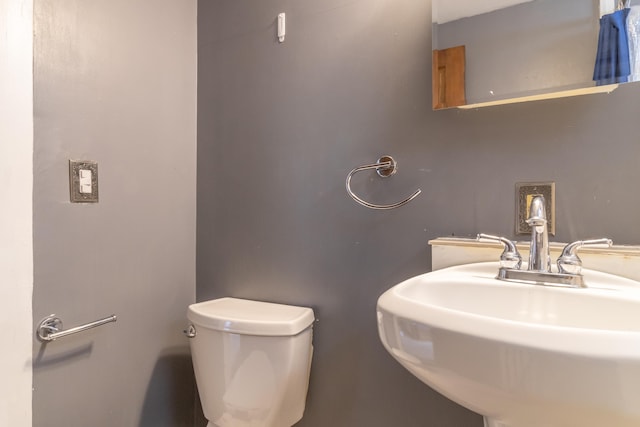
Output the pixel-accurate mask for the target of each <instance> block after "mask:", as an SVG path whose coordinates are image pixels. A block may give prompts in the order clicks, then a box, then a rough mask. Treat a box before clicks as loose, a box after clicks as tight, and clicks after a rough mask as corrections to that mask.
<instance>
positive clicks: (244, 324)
mask: <svg viewBox="0 0 640 427" xmlns="http://www.w3.org/2000/svg"><path fill="white" fill-rule="evenodd" d="M187 318H188V319H189V320H190V321H191V322H193V324H194V325H196V326H201V327H205V328H211V329H215V330H218V331H225V332H231V333H236V334H246V335H265V336H292V335H297V334H299V333H300V332H302V331H303V330H305V329H307V328H308V327H309V326H310V325H311V324H312V323H313V320H314V315H313V310H312V309H310V308H307V307H298V306H293V305H284V304H274V303H270V302H262V301H251V300H246V299H238V298H228V297H227V298H220V299H215V300H211V301H204V302H199V303H196V304H191V305H190V306H189V310H188V311H187Z"/></svg>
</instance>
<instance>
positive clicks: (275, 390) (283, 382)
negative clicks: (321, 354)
mask: <svg viewBox="0 0 640 427" xmlns="http://www.w3.org/2000/svg"><path fill="white" fill-rule="evenodd" d="M187 317H188V319H189V321H190V322H191V323H192V324H193V325H194V328H195V336H194V337H193V338H192V339H191V340H190V344H191V353H192V359H193V367H194V372H195V376H196V382H197V385H198V392H199V394H200V400H201V402H202V409H203V411H204V415H205V417H206V418H207V420H209V427H214V426H218V427H290V426H292V425H293V424H295V423H296V422H298V421H299V420H300V419H301V418H302V415H303V413H304V407H305V402H306V395H307V389H308V386H309V371H310V368H311V356H312V352H313V347H312V333H313V329H312V326H313V321H314V314H313V310H312V309H310V308H306V307H298V306H290V305H283V304H273V303H266V302H260V301H250V300H244V299H237V298H221V299H216V300H211V301H205V302H201V303H197V304H192V305H190V306H189V309H188V312H187Z"/></svg>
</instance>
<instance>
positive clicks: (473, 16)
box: [432, 0, 617, 109]
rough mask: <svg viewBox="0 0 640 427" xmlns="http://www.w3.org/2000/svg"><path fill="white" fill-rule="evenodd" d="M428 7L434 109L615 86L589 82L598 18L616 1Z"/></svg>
mask: <svg viewBox="0 0 640 427" xmlns="http://www.w3.org/2000/svg"><path fill="white" fill-rule="evenodd" d="M605 2H606V3H607V5H603V3H605ZM601 3H602V4H601ZM432 8H433V97H434V99H433V107H434V109H440V108H450V107H461V108H464V107H467V108H472V107H478V106H484V105H495V104H504V103H509V102H521V101H524V100H530V99H544V98H552V97H559V96H571V95H578V94H583V93H597V92H610V91H611V90H613V89H615V88H616V87H617V85H616V84H602V82H600V84H599V85H597V84H596V82H595V81H594V80H593V74H594V66H595V61H596V53H597V50H598V44H599V43H598V37H599V33H600V16H601V15H602V14H604V13H607V11H606V9H603V8H611V10H610V11H611V12H613V11H615V9H616V4H615V2H614V1H613V0H602V1H601V0H483V1H478V0H455V1H451V0H433V2H432ZM607 83H611V82H607Z"/></svg>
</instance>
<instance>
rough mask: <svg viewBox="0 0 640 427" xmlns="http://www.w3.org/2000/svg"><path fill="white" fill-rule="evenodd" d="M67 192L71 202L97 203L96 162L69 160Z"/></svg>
mask: <svg viewBox="0 0 640 427" xmlns="http://www.w3.org/2000/svg"><path fill="white" fill-rule="evenodd" d="M87 171H88V172H87ZM81 173H82V174H83V175H86V176H84V177H81ZM89 190H90V191H89ZM69 192H70V196H71V203H98V162H94V161H92V160H69Z"/></svg>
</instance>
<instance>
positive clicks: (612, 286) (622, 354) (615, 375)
mask: <svg viewBox="0 0 640 427" xmlns="http://www.w3.org/2000/svg"><path fill="white" fill-rule="evenodd" d="M497 271H498V263H497V262H489V263H478V264H467V265H462V266H456V267H450V268H446V269H443V270H438V271H434V272H431V273H427V274H424V275H421V276H416V277H414V278H411V279H409V280H407V281H405V282H402V283H400V284H398V285H396V286H394V287H393V288H391V289H390V290H388V291H387V292H385V293H384V294H383V295H382V296H381V297H380V299H379V300H378V309H377V311H378V328H379V332H380V339H381V340H382V343H383V344H384V346H385V348H386V349H387V350H388V351H389V353H391V355H392V356H393V357H394V358H395V359H396V360H397V361H398V362H399V363H400V364H401V365H402V366H404V367H405V368H406V369H408V370H409V371H410V372H411V373H412V374H413V375H415V376H416V377H418V378H419V379H420V380H422V381H423V382H425V383H426V384H427V385H429V386H430V387H432V388H433V389H435V390H437V391H438V392H440V393H442V394H443V395H445V396H446V397H448V398H450V399H451V400H453V401H455V402H457V403H459V404H461V405H463V406H465V407H467V408H469V409H471V410H472V411H475V412H477V413H479V414H481V415H483V416H485V425H486V426H487V427H632V426H633V427H637V426H640V283H638V282H636V281H633V280H630V279H625V278H622V277H618V276H615V275H611V274H607V273H600V272H595V271H590V270H584V271H583V274H584V276H585V281H586V284H587V286H588V287H587V288H586V289H567V288H559V287H549V286H541V285H531V284H519V283H511V282H504V281H499V280H496V279H495V276H496V272H497Z"/></svg>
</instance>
